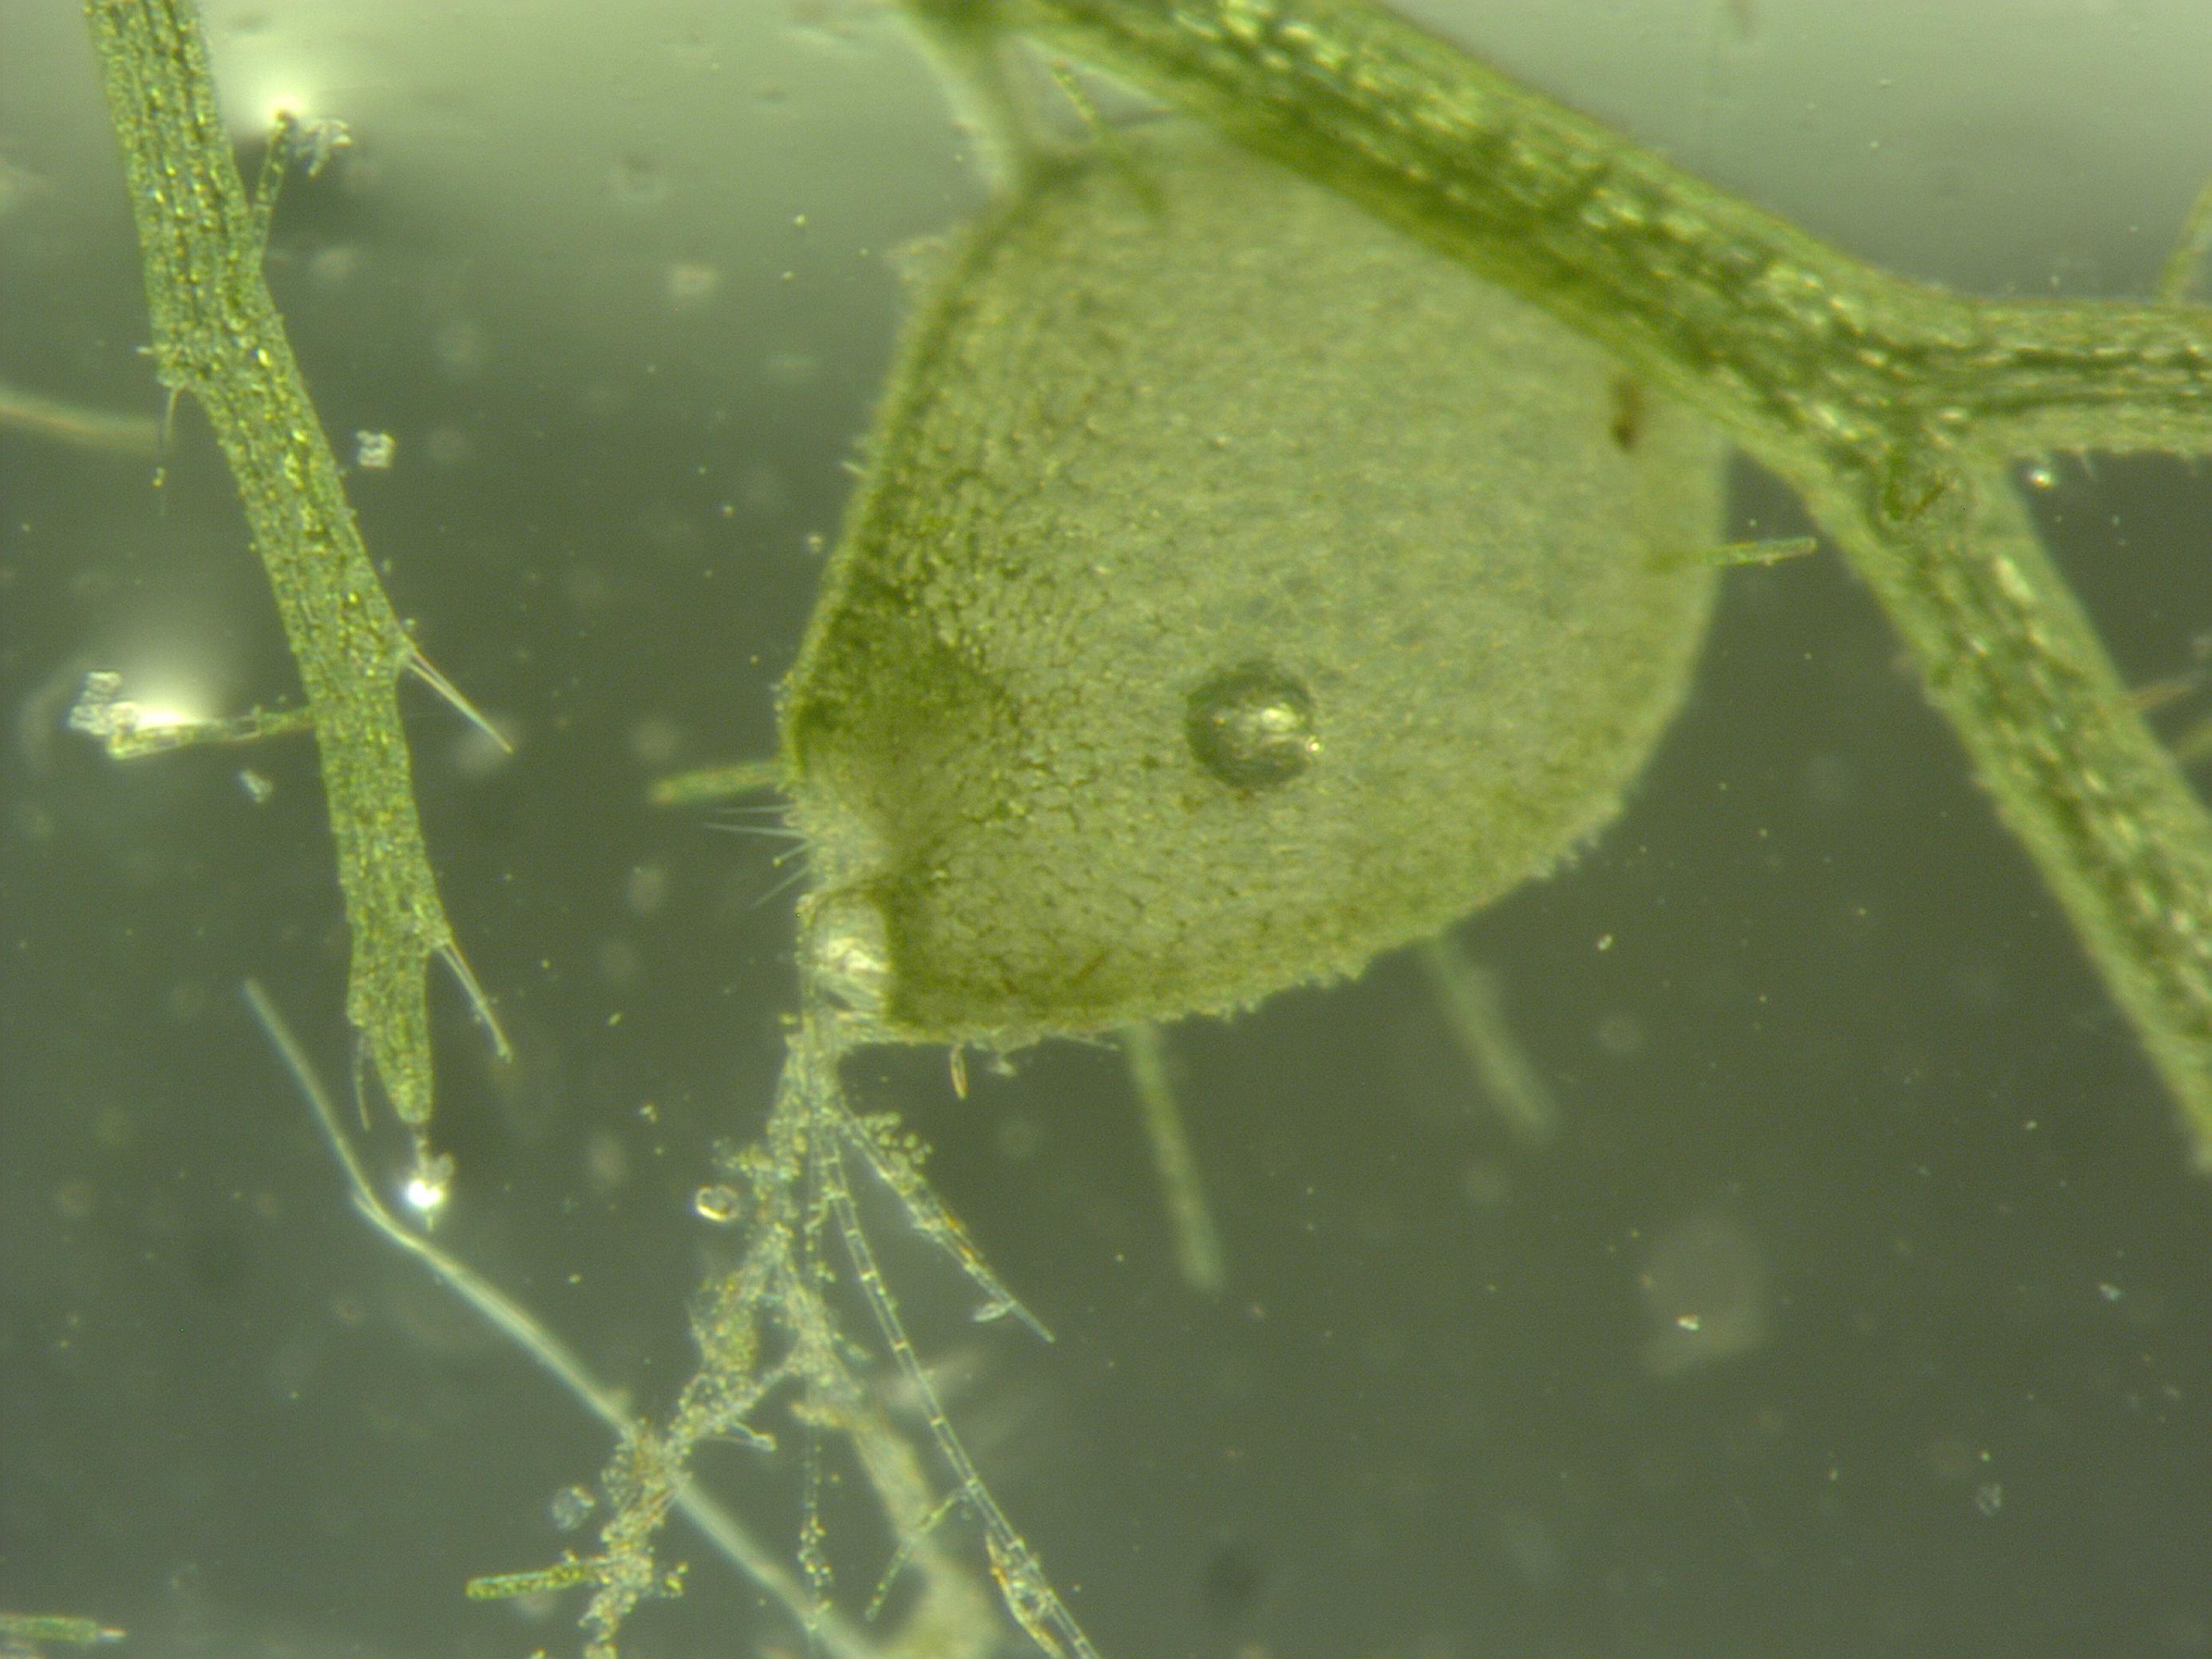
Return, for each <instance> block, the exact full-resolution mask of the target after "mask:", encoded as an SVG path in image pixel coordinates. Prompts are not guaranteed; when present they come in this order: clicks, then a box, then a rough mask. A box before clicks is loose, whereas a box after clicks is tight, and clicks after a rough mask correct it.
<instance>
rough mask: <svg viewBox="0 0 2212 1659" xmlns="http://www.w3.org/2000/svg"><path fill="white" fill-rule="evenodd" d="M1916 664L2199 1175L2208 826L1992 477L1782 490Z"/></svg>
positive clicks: (2205, 1125) (2210, 1101)
mask: <svg viewBox="0 0 2212 1659" xmlns="http://www.w3.org/2000/svg"><path fill="white" fill-rule="evenodd" d="M1795 482H1796V483H1797V484H1798V486H1799V488H1800V489H1802V491H1803V493H1804V495H1805V496H1806V500H1807V504H1808V507H1811V509H1812V511H1813V513H1814V516H1815V517H1816V518H1817V519H1819V520H1820V522H1821V524H1822V525H1823V526H1826V528H1827V529H1828V530H1829V531H1830V532H1831V533H1832V534H1833V535H1834V536H1835V537H1836V538H1838V541H1839V542H1840V543H1841V544H1843V546H1844V550H1845V551H1846V552H1847V553H1848V554H1850V556H1852V563H1853V564H1854V565H1855V566H1856V567H1857V569H1858V571H1859V573H1860V574H1861V575H1862V576H1863V578H1864V579H1865V580H1866V581H1867V583H1868V585H1869V586H1870V587H1872V588H1873V590H1874V591H1875V596H1876V597H1877V598H1878V599H1880V600H1881V602H1882V605H1883V607H1884V608H1885V609H1886V610H1887V611H1888V613H1889V615H1890V617H1891V620H1892V621H1893V623H1895V624H1896V626H1897V628H1898V629H1899V633H1901V634H1902V635H1904V636H1905V642H1906V644H1907V645H1908V647H1910V648H1911V651H1912V653H1913V654H1914V656H1915V657H1916V658H1917V662H1918V665H1919V669H1920V676H1921V680H1922V683H1923V686H1924V687H1925V688H1926V690H1927V693H1928V696H1929V699H1930V700H1931V701H1932V702H1934V703H1935V704H1936V707H1937V708H1939V709H1940V710H1942V713H1943V714H1945V716H1946V717H1947V718H1948V720H1949V722H1950V725H1951V727H1952V729H1953V730H1954V732H1956V733H1957V734H1958V736H1959V738H1960V742H1961V743H1962V744H1964V745H1965V747H1966V750H1967V751H1968V753H1969V754H1970V756H1971V757H1972V761H1973V764H1974V769H1975V773H1976V775H1977V776H1978V778H1979V779H1980V780H1981V781H1982V783H1983V784H1984V787H1986V788H1987V789H1988V791H1989V793H1990V796H1991V797H1992V799H1994V801H1995V802H1996V808H1997V811H1998V814H1999V816H2000V817H2002V818H2003V820H2004V821H2005V823H2007V824H2008V826H2009V827H2010V829H2012V831H2013V832H2014V834H2015V836H2018V837H2019V839H2020V841H2021V843H2022V845H2023V846H2024V847H2025V848H2027V852H2028V853H2029V854H2030V856H2031V857H2032V858H2033V860H2034V861H2035V863H2036V866H2037V867H2038V868H2039V871H2040V872H2042V875H2043V878H2044V882H2045V885H2046V886H2047V887H2048V888H2049V889H2050V890H2051V893H2052V895H2053V896H2055V897H2056V898H2057V900H2058V901H2059V902H2060V904H2061V905H2062V907H2063V908H2064V910H2065V912H2066V915H2067V916H2068V917H2069V920H2070V921H2071V922H2072V924H2073V927H2074V930H2075V935H2076V937H2077V938H2079V939H2081V942H2082V945H2083V946H2084V947H2085V949H2086V950H2087V953H2088V956H2089V957H2090V959H2091V960H2092V962H2093V963H2095V965H2096V967H2097V968H2098V969H2099V971H2100V974H2101V975H2102V976H2103V978H2104V980H2105V982H2106V987H2107V988H2108V989H2109V990H2110V991H2111V993H2112V998H2113V1000H2115V1001H2116V1002H2117V1003H2118V1004H2119V1006H2120V1007H2121V1008H2122V1009H2123V1010H2124V1011H2125V1012H2126V1013H2127V1014H2128V1016H2129V1018H2130V1021H2131V1023H2132V1024H2134V1026H2135V1029H2136V1035H2137V1036H2138V1038H2139V1039H2140V1040H2141V1042H2142V1046H2143V1049H2144V1052H2145V1053H2146V1054H2147V1055H2148V1057H2149V1059H2150V1060H2151V1061H2152V1063H2153V1065H2154V1066H2155V1067H2156V1069H2157V1070H2158V1072H2159V1073H2160V1076H2161V1078H2162V1079H2164V1080H2165V1082H2166V1086H2167V1088H2168V1090H2169V1091H2170V1092H2171V1093H2172V1096H2173V1097H2174V1099H2175V1101H2176V1103H2178V1104H2179V1107H2180V1109H2181V1112H2182V1118H2183V1124H2184V1127H2185V1129H2186V1130H2187V1131H2188V1132H2189V1133H2190V1135H2191V1143H2192V1147H2193V1151H2194V1153H2195V1157H2196V1161H2197V1166H2198V1168H2199V1169H2200V1170H2204V1171H2205V1172H2207V1173H2212V814H2208V812H2207V811H2206V810H2205V807H2204V804H2203V801H2202V800H2201V799H2199V798H2198V797H2197V794H2196V793H2194V792H2193V791H2192V790H2191V788H2190V787H2189V784H2188V782H2187V780H2186V779H2185V778H2184V777H2183V776H2182V775H2181V772H2180V769H2179V766H2178V764H2177V763H2176V759H2175V757H2174V755H2173V754H2172V750H2169V749H2168V748H2167V747H2166V745H2165V744H2162V743H2160V741H2159V739H2158V738H2157V736H2156V734H2155V733H2154V732H2152V731H2151V730H2150V728H2149V726H2148V725H2147V724H2146V723H2145V721H2144V720H2143V718H2142V711H2141V709H2140V708H2139V707H2138V705H2137V702H2136V699H2135V698H2133V697H2131V696H2129V694H2128V690H2127V688H2126V687H2125V685H2124V684H2123V683H2122V682H2121V680H2120V678H2119V675H2118V672H2117V671H2115V670H2114V668H2113V666H2112V660H2111V659H2110V657H2109V656H2108V655H2107V654H2106V652H2105V650H2104V647H2103V646H2102V644H2101V643H2100V641H2099V640H2098V638H2097V635H2096V632H2095V629H2093V626H2092V625H2091V623H2090V622H2089V619H2088V618H2087V616H2086V615H2084V614H2083V612H2082V611H2081V607H2080V606H2079V605H2077V604H2076V603H2075V601H2074V599H2073V596H2072V594H2071V592H2069V590H2068V588H2067V586H2066V583H2065V580H2064V578H2063V576H2061V575H2060V574H2059V573H2058V571H2057V568H2056V566H2055V565H2054V564H2053V563H2052V562H2051V557H2050V555H2049V554H2048V553H2047V552H2046V551H2045V549H2044V546H2043V544H2042V542H2041V541H2040V540H2039V538H2038V537H2037V535H2036V533H2035V529H2034V526H2033V522H2032V520H2030V519H2029V516H2028V513H2027V507H2026V505H2025V504H2024V503H2023V501H2021V497H2020V494H2019V491H2018V489H2017V488H2016V487H2015V485H2014V483H2013V482H2012V480H2011V478H2010V477H2008V475H2007V473H2006V472H2005V471H2002V469H2000V468H1997V467H1996V466H1987V467H1984V468H1982V469H1980V470H1978V471H1971V472H1969V471H1958V472H1949V473H1944V474H1939V475H1936V476H1935V477H1931V478H1930V479H1929V481H1928V482H1927V483H1926V485H1925V486H1924V487H1925V488H1926V489H1928V490H1929V492H1931V493H1930V494H1929V497H1928V498H1927V499H1925V500H1924V501H1921V502H1920V503H1919V504H1918V505H1917V507H1916V508H1915V509H1914V510H1913V511H1912V512H1911V513H1909V514H1907V515H1905V516H1904V517H1901V518H1893V519H1890V520H1879V519H1876V518H1875V517H1872V516H1870V515H1869V514H1867V513H1865V512H1864V511H1863V506H1862V503H1861V502H1860V501H1859V500H1857V498H1856V497H1855V496H1854V495H1853V494H1852V493H1851V492H1850V491H1849V490H1848V489H1839V488H1838V487H1837V483H1836V482H1835V481H1833V480H1830V479H1826V478H1823V477H1802V478H1799V479H1796V480H1795Z"/></svg>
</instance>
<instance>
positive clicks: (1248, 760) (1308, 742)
mask: <svg viewBox="0 0 2212 1659" xmlns="http://www.w3.org/2000/svg"><path fill="white" fill-rule="evenodd" d="M1187 708H1188V712H1187V714H1185V717H1184V720H1183V734H1184V736H1185V737H1186V738H1188V739H1189V741H1190V752H1191V753H1192V754H1193V755H1194V756H1195V757H1197V759H1198V763H1199V764H1200V766H1203V767H1204V768H1205V769H1206V770H1207V771H1208V772H1210V773H1212V775H1214V776H1215V777H1217V778H1218V779H1220V780H1221V781H1222V782H1224V783H1225V784H1227V785H1228V786H1229V787H1231V788H1232V789H1237V790H1242V791H1243V792H1245V793H1251V792H1254V791H1257V790H1261V789H1273V788H1276V787H1279V786H1281V785H1283V784H1285V783H1288V782H1289V781H1291V779H1292V778H1295V777H1296V776H1297V775H1298V774H1299V773H1301V772H1303V771H1304V770H1305V769H1306V768H1307V767H1309V766H1310V765H1312V764H1313V759H1314V757H1315V756H1316V755H1318V754H1319V753H1320V752H1321V739H1320V738H1318V737H1317V736H1316V735H1315V732H1314V700H1313V693H1311V692H1310V691H1309V690H1306V688H1305V684H1304V682H1303V681H1301V680H1299V679H1297V678H1296V677H1294V676H1293V675H1291V674H1289V673H1287V672H1285V671H1284V670H1283V669H1281V668H1279V667H1278V666H1277V665H1275V664H1273V663H1272V662H1267V661H1265V660H1257V661H1253V662H1247V663H1239V664H1238V665H1237V666H1236V667H1234V668H1230V669H1225V670H1224V671H1222V672H1220V673H1218V674H1216V675H1215V676H1213V678H1211V679H1209V680H1207V681H1206V683H1205V684H1203V685H1200V687H1199V688H1198V689H1197V690H1194V691H1193V692H1192V693H1191V694H1190V697H1189V699H1188V705H1187Z"/></svg>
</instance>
